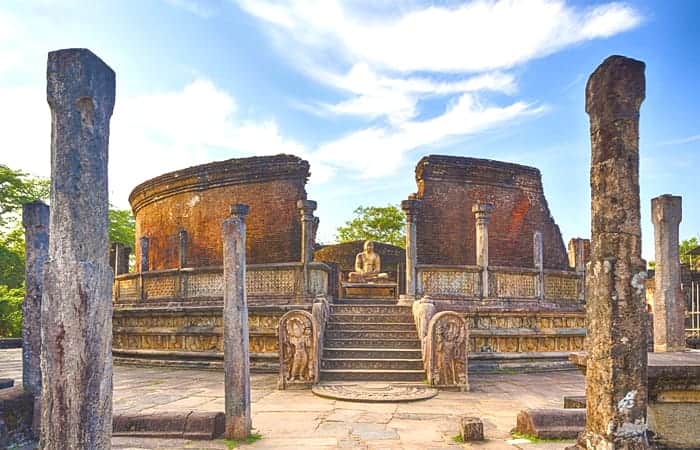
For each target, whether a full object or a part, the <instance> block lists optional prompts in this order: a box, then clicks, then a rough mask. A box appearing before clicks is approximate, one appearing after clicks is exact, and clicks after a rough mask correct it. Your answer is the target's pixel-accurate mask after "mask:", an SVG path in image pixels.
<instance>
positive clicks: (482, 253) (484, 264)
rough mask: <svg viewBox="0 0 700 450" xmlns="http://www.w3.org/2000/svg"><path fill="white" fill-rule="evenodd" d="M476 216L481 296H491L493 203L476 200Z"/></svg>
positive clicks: (477, 259) (473, 210)
mask: <svg viewBox="0 0 700 450" xmlns="http://www.w3.org/2000/svg"><path fill="white" fill-rule="evenodd" d="M472 212H473V213H474V216H475V218H476V265H477V266H479V267H481V296H482V297H484V298H486V297H488V296H489V219H490V218H491V213H492V212H493V205H492V204H491V203H481V202H476V203H474V205H473V206H472Z"/></svg>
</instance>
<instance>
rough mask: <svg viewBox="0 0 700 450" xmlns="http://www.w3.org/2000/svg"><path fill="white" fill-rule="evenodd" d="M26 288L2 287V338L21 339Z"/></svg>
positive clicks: (0, 314)
mask: <svg viewBox="0 0 700 450" xmlns="http://www.w3.org/2000/svg"><path fill="white" fill-rule="evenodd" d="M23 300H24V287H20V288H15V289H12V288H9V287H7V286H3V285H0V337H19V336H20V334H21V333H22V301H23Z"/></svg>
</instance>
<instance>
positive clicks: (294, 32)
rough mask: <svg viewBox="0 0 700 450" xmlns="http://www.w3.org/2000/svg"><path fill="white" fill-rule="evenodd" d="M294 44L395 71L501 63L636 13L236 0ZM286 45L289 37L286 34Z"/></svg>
mask: <svg viewBox="0 0 700 450" xmlns="http://www.w3.org/2000/svg"><path fill="white" fill-rule="evenodd" d="M238 4H239V5H240V6H241V7H242V8H243V9H244V10H245V11H247V12H248V13H250V14H251V15H253V16H255V17H258V18H259V19H261V20H263V21H265V22H267V23H269V24H271V25H274V26H277V27H279V28H281V29H282V30H284V31H285V32H286V33H287V36H288V37H291V38H292V39H294V40H295V41H296V43H297V44H298V45H303V46H305V47H307V48H313V49H315V50H317V51H328V50H332V51H333V52H335V53H336V54H337V55H338V56H341V57H344V58H345V60H346V61H347V62H349V63H351V64H352V63H354V62H356V61H364V62H367V63H369V64H371V65H372V66H375V67H378V68H381V69H385V70H395V71H400V72H412V71H434V72H452V73H459V72H482V71H488V70H494V69H505V68H510V67H513V66H514V65H517V64H520V63H523V62H526V61H528V60H531V59H533V58H538V57H542V56H546V55H549V54H551V53H554V52H556V51H558V50H561V49H562V48H564V47H567V46H569V45H572V44H576V43H578V42H583V41H586V40H591V39H596V38H602V37H608V36H612V35H614V34H617V33H620V32H622V31H626V30H629V29H631V28H634V27H635V26H637V25H638V24H639V23H640V22H641V20H642V19H641V16H640V14H639V13H638V12H637V11H636V10H635V9H633V8H632V7H630V6H628V5H626V4H624V3H607V4H602V5H598V6H595V7H591V8H587V9H578V8H574V7H571V6H568V5H567V4H566V3H565V2H564V1H562V0H517V1H516V0H501V1H485V0H480V1H473V2H469V3H465V4H460V5H458V6H452V7H448V6H442V7H439V6H427V7H425V6H423V7H419V6H417V7H415V8H413V9H412V10H409V11H408V12H406V13H404V14H394V15H389V16H386V17H381V18H378V17H374V18H368V17H366V15H362V14H359V13H357V12H356V11H353V10H351V8H350V7H346V5H347V3H343V2H341V1H339V0H319V1H309V0H286V1H278V0H275V1H271V0H239V1H238ZM286 45H289V42H286Z"/></svg>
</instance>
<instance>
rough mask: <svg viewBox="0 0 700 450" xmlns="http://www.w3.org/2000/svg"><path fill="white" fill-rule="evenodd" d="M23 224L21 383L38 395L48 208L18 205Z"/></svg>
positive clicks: (47, 249) (39, 205) (39, 388)
mask: <svg viewBox="0 0 700 450" xmlns="http://www.w3.org/2000/svg"><path fill="white" fill-rule="evenodd" d="M22 225H24V245H25V247H24V260H25V265H24V268H25V269H24V273H25V279H24V285H25V295H24V303H22V385H23V387H24V390H25V391H29V392H31V393H32V394H33V395H34V397H35V398H38V397H39V396H41V364H40V361H41V360H40V358H41V297H42V294H43V292H44V284H43V282H44V271H45V266H46V262H47V261H48V259H49V207H48V206H47V205H46V203H44V202H42V201H39V200H35V201H33V202H31V203H27V204H25V205H24V206H23V207H22Z"/></svg>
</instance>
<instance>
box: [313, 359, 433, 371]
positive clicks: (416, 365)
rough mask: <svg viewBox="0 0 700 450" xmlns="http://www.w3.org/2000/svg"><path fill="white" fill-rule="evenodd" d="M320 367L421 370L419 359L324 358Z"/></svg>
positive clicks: (421, 362) (421, 365)
mask: <svg viewBox="0 0 700 450" xmlns="http://www.w3.org/2000/svg"><path fill="white" fill-rule="evenodd" d="M321 369H363V370H423V361H422V360H421V359H378V358H326V357H325V356H324V358H323V360H321Z"/></svg>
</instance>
